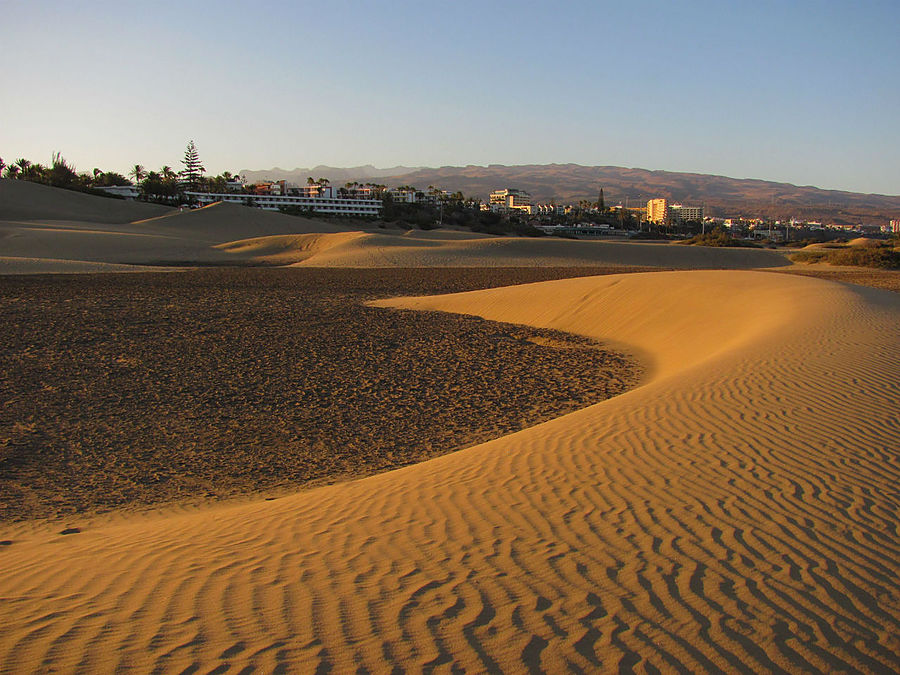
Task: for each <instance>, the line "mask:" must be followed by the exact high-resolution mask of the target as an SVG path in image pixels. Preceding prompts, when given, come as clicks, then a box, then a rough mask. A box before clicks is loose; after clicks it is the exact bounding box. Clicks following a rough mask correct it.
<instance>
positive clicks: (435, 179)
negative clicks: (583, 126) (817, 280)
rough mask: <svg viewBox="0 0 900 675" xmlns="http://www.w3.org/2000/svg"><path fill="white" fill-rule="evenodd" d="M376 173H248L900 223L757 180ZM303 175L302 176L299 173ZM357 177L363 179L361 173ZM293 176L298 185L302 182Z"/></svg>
mask: <svg viewBox="0 0 900 675" xmlns="http://www.w3.org/2000/svg"><path fill="white" fill-rule="evenodd" d="M373 169H374V167H371V166H369V167H357V168H356V169H334V168H331V167H316V168H315V169H302V170H295V171H293V172H286V171H282V170H279V169H272V170H271V171H261V172H247V176H248V178H250V177H251V176H255V175H256V174H265V175H266V176H268V177H269V178H275V177H278V178H285V179H287V180H292V181H294V182H305V180H306V178H307V177H308V176H309V175H314V176H315V177H316V178H319V177H325V178H329V179H330V180H331V181H332V182H334V183H341V184H342V183H344V182H347V181H350V180H359V181H362V182H366V181H371V180H376V178H377V182H380V183H385V184H387V185H389V186H396V185H405V184H410V185H415V186H417V187H419V188H427V187H428V186H429V185H438V186H440V187H442V188H444V189H447V190H450V191H451V192H455V191H457V190H460V191H462V192H463V193H464V194H466V195H471V196H475V197H480V198H482V199H487V195H488V193H489V192H490V191H491V190H495V189H498V188H503V187H514V188H519V189H522V190H527V191H528V192H530V193H531V194H532V196H533V198H534V199H535V200H536V201H538V202H549V201H550V200H551V199H556V200H557V201H558V202H561V203H577V202H578V201H579V200H582V199H590V200H591V201H594V200H596V199H597V195H598V193H599V190H600V187H603V191H604V196H605V199H606V203H607V204H608V205H614V204H618V203H625V202H626V200H627V203H628V205H630V206H637V205H638V204H644V203H646V201H647V200H648V199H650V198H653V197H665V198H667V199H670V200H673V201H680V202H683V203H685V204H703V205H705V206H706V207H707V214H708V215H713V216H724V217H732V216H741V215H743V216H746V217H754V216H759V217H771V218H777V219H783V218H790V217H796V218H804V219H809V220H824V221H826V222H836V223H863V224H876V225H882V224H886V222H887V221H888V220H890V219H892V218H900V196H896V195H895V196H889V195H876V194H862V193H857V192H846V191H841V190H822V189H820V188H817V187H812V186H798V185H791V184H789V183H776V182H772V181H765V180H757V179H739V178H728V177H726V176H713V175H707V174H698V173H679V172H674V171H648V170H646V169H629V168H624V167H617V166H581V165H578V164H532V165H522V166H503V165H500V164H491V165H490V166H472V165H469V166H465V167H455V166H445V167H441V168H439V169H429V168H423V169H415V170H410V171H405V172H399V171H398V172H396V173H395V174H394V175H389V174H387V173H385V172H386V171H389V170H387V169H374V171H376V172H378V174H380V175H378V176H376V177H373V176H372V175H370V174H371V172H372V170H373ZM297 171H299V172H300V173H297ZM355 172H356V173H355ZM293 176H297V177H299V180H297V179H296V178H294V177H293Z"/></svg>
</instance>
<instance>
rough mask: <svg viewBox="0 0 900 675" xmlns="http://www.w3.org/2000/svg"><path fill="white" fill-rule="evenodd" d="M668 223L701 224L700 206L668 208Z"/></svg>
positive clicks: (678, 205) (677, 205) (701, 211)
mask: <svg viewBox="0 0 900 675" xmlns="http://www.w3.org/2000/svg"><path fill="white" fill-rule="evenodd" d="M668 222H670V223H688V222H698V223H702V222H703V207H702V206H685V205H684V204H672V205H671V206H670V207H669V208H668Z"/></svg>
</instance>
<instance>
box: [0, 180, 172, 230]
mask: <svg viewBox="0 0 900 675" xmlns="http://www.w3.org/2000/svg"><path fill="white" fill-rule="evenodd" d="M172 211H173V209H172V208H171V207H168V206H161V205H159V204H145V203H142V202H135V201H126V200H124V199H112V198H108V197H99V196H97V195H90V194H85V193H83V192H75V191H73V190H62V189H60V188H54V187H50V186H48V185H40V184H39V183H31V182H29V181H26V180H9V179H2V180H0V220H81V221H89V222H93V223H105V224H110V223H130V222H131V221H133V220H137V219H139V218H153V217H155V216H161V215H163V214H166V213H171V212H172Z"/></svg>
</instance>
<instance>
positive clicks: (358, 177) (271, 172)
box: [240, 164, 422, 184]
mask: <svg viewBox="0 0 900 675" xmlns="http://www.w3.org/2000/svg"><path fill="white" fill-rule="evenodd" d="M421 168H422V167H411V166H393V167H390V168H386V169H378V168H376V167H374V166H372V165H371V164H366V165H364V166H353V167H347V168H340V167H335V166H324V165H321V164H320V165H319V166H315V167H313V168H311V169H302V168H299V167H298V168H296V169H282V168H280V167H277V166H276V167H275V168H272V169H261V170H259V171H253V170H250V169H241V171H240V174H241V175H242V176H244V177H245V178H246V179H247V180H248V181H249V182H251V183H252V182H254V181H261V180H286V181H288V182H291V183H298V184H303V183H306V179H307V178H310V177H312V178H317V179H318V178H327V179H328V180H330V181H331V182H332V183H334V184H338V183H341V184H343V183H347V182H351V181H360V182H363V183H365V182H371V181H372V180H373V179H376V178H383V177H386V176H397V175H400V174H405V173H411V172H413V171H418V170H420V169H421Z"/></svg>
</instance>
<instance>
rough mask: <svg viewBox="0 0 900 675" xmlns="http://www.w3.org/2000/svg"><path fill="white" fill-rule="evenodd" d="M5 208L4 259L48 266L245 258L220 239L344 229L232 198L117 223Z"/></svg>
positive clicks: (4, 267) (1, 264) (0, 216)
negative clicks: (19, 213) (10, 214)
mask: <svg viewBox="0 0 900 675" xmlns="http://www.w3.org/2000/svg"><path fill="white" fill-rule="evenodd" d="M7 182H9V181H7ZM38 187H43V186H38ZM48 189H50V188H48ZM57 192H64V191H62V190H58V191H57ZM75 194H77V193H75ZM82 196H89V195H82ZM93 199H100V200H101V201H107V200H103V199H102V198H100V197H94V198H93ZM123 203H124V202H123ZM35 211H36V212H40V209H39V208H38V209H36V210H35ZM5 213H6V212H5V211H4V209H3V208H2V204H0V246H2V248H0V255H2V256H4V257H5V258H8V259H13V258H18V259H21V258H41V259H43V260H44V261H45V262H44V263H43V264H42V269H43V270H44V271H47V272H68V271H73V270H74V269H80V264H81V263H103V264H112V265H121V264H131V265H191V264H245V263H247V262H250V258H251V257H252V256H242V255H234V254H233V253H228V252H226V251H224V250H221V249H220V248H217V247H218V245H220V244H225V243H228V242H230V241H233V240H235V239H247V238H251V237H267V236H280V235H287V234H292V235H293V234H301V233H312V232H318V233H337V232H345V230H344V228H341V227H338V226H334V225H329V224H328V223H322V222H319V221H312V220H308V219H305V218H297V217H294V216H286V215H284V214H280V213H270V212H267V211H262V210H260V209H254V208H249V207H246V206H239V205H236V204H213V205H211V206H208V207H206V208H203V209H196V210H186V211H182V212H179V211H177V210H176V211H171V210H167V212H166V213H165V214H164V215H162V216H158V217H155V218H149V219H143V220H138V221H136V222H133V223H120V224H115V223H113V224H110V223H107V222H106V221H102V220H93V221H84V220H49V219H48V220H41V219H40V218H36V217H35V218H31V219H27V220H25V219H23V220H16V219H7V220H4V218H5V216H4V214H5ZM31 215H34V214H31ZM132 215H134V214H132ZM51 260H58V261H60V264H59V265H58V266H57V267H53V266H52V265H50V263H49V262H47V261H51ZM263 262H265V261H263ZM269 264H275V263H269ZM23 269H26V268H25V267H23V266H22V265H13V264H11V263H9V262H8V261H4V260H0V273H4V274H13V273H17V272H20V273H21V270H23Z"/></svg>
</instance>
